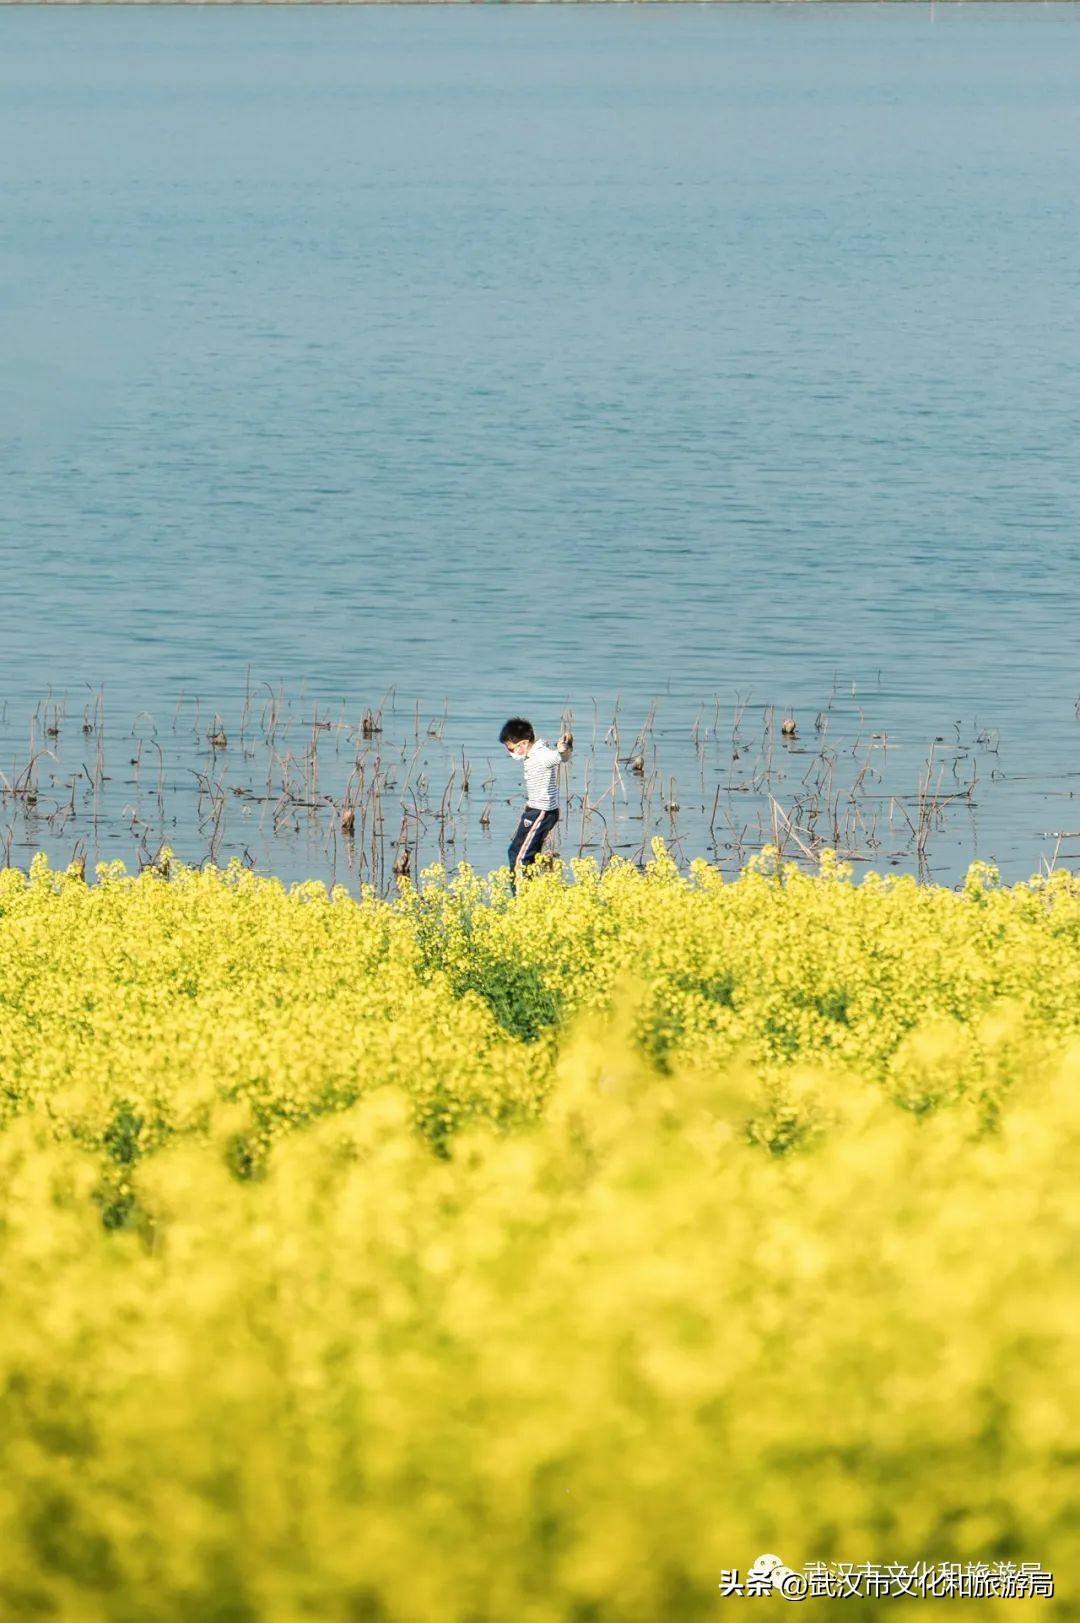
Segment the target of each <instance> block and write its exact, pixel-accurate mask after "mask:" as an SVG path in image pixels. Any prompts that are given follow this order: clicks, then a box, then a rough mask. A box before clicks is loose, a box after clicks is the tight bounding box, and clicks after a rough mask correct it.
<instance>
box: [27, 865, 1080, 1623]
mask: <svg viewBox="0 0 1080 1623" xmlns="http://www.w3.org/2000/svg"><path fill="white" fill-rule="evenodd" d="M570 870H572V872H571V871H570ZM568 879H569V880H572V881H573V882H572V883H567V880H568ZM0 1011H2V1015H0V1113H2V1114H0V1170H2V1191H3V1193H2V1205H0V1287H2V1292H3V1295H2V1306H3V1311H2V1315H0V1392H2V1409H0V1618H2V1619H3V1620H5V1623H6V1620H7V1619H9V1618H12V1619H21V1618H32V1619H38V1618H45V1619H49V1618H56V1619H61V1620H64V1623H67V1620H72V1623H96V1620H108V1623H114V1620H116V1623H157V1620H174V1619H175V1620H177V1623H179V1620H183V1623H248V1620H250V1623H264V1620H266V1623H294V1620H296V1623H299V1620H301V1619H328V1620H335V1623H337V1620H340V1623H346V1620H352V1623H614V1620H618V1623H630V1620H632V1623H667V1620H674V1623H681V1620H683V1619H694V1620H696V1619H713V1618H719V1617H723V1616H731V1615H734V1616H736V1617H737V1616H740V1615H742V1613H743V1610H744V1609H745V1608H747V1607H749V1608H755V1607H760V1608H764V1609H765V1610H766V1611H770V1612H771V1613H772V1614H774V1615H775V1613H776V1611H777V1610H778V1609H779V1610H781V1611H782V1610H783V1607H784V1605H785V1602H784V1601H783V1600H781V1599H780V1598H779V1597H778V1596H773V1597H771V1598H747V1597H745V1596H743V1597H740V1596H739V1595H738V1594H737V1593H736V1594H729V1595H726V1596H725V1595H724V1594H723V1592H722V1588H721V1585H722V1583H723V1581H724V1574H725V1573H729V1574H730V1573H731V1571H732V1569H739V1571H740V1574H741V1578H742V1581H744V1582H745V1579H746V1574H747V1569H748V1568H749V1567H750V1566H751V1564H752V1562H753V1561H754V1559H755V1558H756V1557H757V1556H758V1555H760V1554H762V1553H763V1552H774V1553H777V1554H778V1555H779V1556H780V1557H781V1559H782V1560H783V1561H784V1562H786V1563H787V1564H789V1565H790V1566H792V1567H803V1566H804V1565H805V1564H806V1563H809V1562H812V1561H820V1562H826V1563H827V1562H849V1563H860V1562H875V1563H879V1564H880V1565H881V1566H882V1567H885V1566H886V1565H887V1564H889V1563H902V1564H906V1565H910V1566H914V1565H916V1564H917V1563H920V1562H927V1563H939V1562H942V1561H955V1562H959V1563H980V1562H981V1563H986V1564H988V1565H990V1566H995V1564H997V1563H1015V1564H1016V1565H1017V1566H1019V1565H1020V1564H1021V1563H1023V1562H1030V1563H1036V1564H1037V1565H1038V1566H1040V1567H1041V1568H1042V1569H1044V1570H1049V1571H1052V1572H1053V1573H1054V1580H1055V1590H1056V1593H1055V1596H1054V1598H1053V1599H1050V1600H1039V1599H1030V1600H1019V1601H1018V1600H1010V1599H990V1598H984V1599H980V1600H963V1599H957V1600H950V1601H949V1602H947V1603H945V1602H940V1603H937V1604H939V1605H940V1604H947V1606H948V1616H949V1617H950V1618H953V1617H955V1618H961V1617H968V1618H974V1617H980V1618H982V1617H999V1616H1000V1617H1010V1618H1011V1617H1015V1616H1016V1615H1017V1612H1016V1608H1017V1607H1018V1606H1019V1607H1020V1608H1021V1612H1020V1615H1027V1611H1026V1610H1025V1608H1031V1609H1033V1610H1034V1611H1035V1613H1036V1614H1037V1615H1044V1616H1045V1615H1054V1616H1062V1617H1065V1616H1074V1617H1075V1616H1078V1615H1080V1610H1078V1603H1077V1600H1076V1596H1077V1585H1078V1581H1080V1560H1078V1557H1077V1553H1076V1552H1077V1549H1078V1547H1080V1508H1078V1506H1080V1493H1078V1488H1080V1482H1078V1477H1080V1471H1078V1462H1080V1434H1078V1427H1080V1359H1078V1357H1077V1351H1078V1348H1077V1339H1078V1338H1077V1329H1078V1323H1080V1289H1078V1285H1077V1258H1078V1255H1080V1187H1078V1179H1077V1167H1078V1164H1080V1163H1078V1150H1080V879H1078V878H1073V877H1070V876H1069V875H1068V874H1067V873H1064V872H1055V873H1053V874H1051V875H1048V876H1044V877H1043V878H1041V879H1033V880H1031V881H1030V882H1029V883H1028V884H1023V885H1015V886H1011V887H1003V886H1001V885H1000V884H999V883H998V881H997V876H996V874H995V873H994V871H993V870H992V869H989V868H986V867H984V866H979V865H976V866H974V867H973V868H972V869H971V870H970V872H969V874H968V878H967V882H966V884H965V886H964V887H963V889H962V890H961V891H956V892H953V891H949V890H946V889H942V888H936V887H932V886H919V885H917V884H916V883H915V882H914V881H913V880H911V879H909V878H898V877H881V876H878V875H874V874H870V875H867V876H866V877H865V878H864V879H863V880H862V881H861V882H860V883H855V882H853V880H852V878H851V875H850V872H849V870H847V869H846V868H845V867H844V866H843V865H841V864H839V863H837V861H836V860H835V858H834V857H832V856H831V855H827V856H826V858H825V859H824V861H823V863H822V867H821V871H820V873H815V874H813V875H809V874H804V873H800V872H799V871H797V870H796V869H795V868H794V867H792V866H790V865H783V864H780V863H779V862H778V860H777V858H776V856H775V853H772V852H768V851H767V852H766V853H765V854H764V856H762V857H761V858H758V859H756V860H755V861H754V862H753V863H751V865H750V867H749V868H748V869H747V870H746V871H745V872H744V873H743V874H742V875H741V876H740V878H739V879H738V880H737V881H735V882H724V881H723V880H722V879H721V877H720V876H719V874H718V873H716V871H715V870H713V869H710V868H709V867H708V866H706V865H705V864H704V863H695V864H694V865H693V866H692V868H691V870H690V872H689V874H688V875H687V876H681V875H680V874H679V872H678V871H677V869H676V867H675V865H674V864H673V863H672V862H671V860H670V859H669V857H668V856H667V854H666V853H665V851H664V849H663V847H662V846H661V845H660V844H659V842H657V845H656V847H655V856H654V860H653V862H652V863H651V864H650V865H649V867H648V869H647V871H645V872H644V873H641V872H639V871H638V870H637V869H635V868H634V867H633V866H632V865H630V864H629V863H626V862H618V861H616V862H615V863H614V864H613V865H612V866H610V867H609V868H608V869H607V870H606V871H605V872H603V873H602V874H600V873H598V872H597V870H596V868H595V865H593V864H592V863H591V862H574V863H572V864H569V865H567V868H566V869H559V868H558V867H556V868H554V869H553V870H552V871H549V872H544V873H539V874H537V875H535V876H534V877H531V878H530V879H529V881H528V882H527V883H525V884H523V885H522V887H521V895H520V896H518V897H517V898H516V899H513V898H512V897H511V896H510V894H509V888H508V876H507V875H506V873H505V871H504V872H503V873H502V874H499V875H496V876H494V877H493V878H492V879H491V880H487V879H482V878H480V877H479V876H477V875H476V874H474V873H472V872H470V871H469V870H468V869H466V868H462V869H460V870H459V871H458V872H457V873H455V874H453V875H449V876H448V875H444V874H442V873H441V872H440V871H437V870H428V872H427V873H426V874H425V875H423V876H422V878H421V882H420V884H419V887H418V888H416V889H413V888H410V887H408V886H406V887H404V888H403V890H402V892H401V894H400V896H399V897H398V898H397V899H395V900H394V901H392V902H386V901H383V900H380V899H379V898H378V897H376V896H375V895H374V894H371V893H365V894H363V895H361V896H360V897H359V898H356V897H351V896H349V895H348V894H346V892H345V891H344V890H335V891H334V892H333V893H330V894H328V893H327V891H326V890H325V889H324V888H323V886H321V885H318V884H309V885H303V886H298V887H294V888H292V889H291V890H287V889H286V888H284V887H283V886H282V885H281V884H279V883H277V882H276V881H273V880H266V879H260V878H256V877H253V876H252V875H251V874H249V873H247V872H245V871H244V870H243V869H242V868H240V867H239V866H237V865H234V866H232V867H230V868H228V869H225V870H214V869H208V870H205V871H198V870H193V869H188V868H184V867H182V866H180V865H178V864H176V863H174V862H171V861H170V860H169V858H168V854H167V853H166V854H165V856H164V857H163V858H162V860H161V862H160V863H159V866H158V868H157V869H156V870H154V871H148V872H146V873H144V874H142V875H141V876H140V877H138V878H132V877H129V876H127V875H125V874H124V872H123V870H122V868H120V867H119V866H117V865H103V866H102V867H100V868H99V869H98V872H97V876H96V879H95V882H94V883H92V884H89V885H87V884H85V883H83V882H81V880H80V878H79V877H78V876H77V875H76V874H75V873H74V872H71V873H68V874H57V873H55V872H51V871H50V870H49V868H48V867H47V865H46V864H45V863H44V861H43V860H41V859H38V860H36V861H35V862H34V865H33V868H32V870H31V872H30V874H29V876H27V875H25V874H23V873H20V872H18V871H14V870H8V871H4V872H0ZM807 1604H808V1606H809V1607H810V1608H811V1610H812V1612H813V1615H815V1616H824V1615H829V1616H831V1615H832V1611H833V1610H841V1615H843V1616H845V1617H849V1618H859V1617H868V1616H875V1617H876V1616H878V1615H880V1613H881V1611H882V1609H883V1608H884V1609H885V1610H886V1612H887V1614H888V1615H889V1616H895V1617H904V1618H907V1617H909V1616H910V1617H915V1616H921V1615H923V1613H924V1610H925V1608H926V1607H927V1606H934V1605H935V1602H933V1601H926V1600H920V1599H917V1598H911V1599H902V1598H901V1599H898V1600H890V1601H874V1600H869V1599H865V1598H862V1599H860V1598H848V1599H846V1600H845V1601H844V1602H843V1605H842V1608H841V1603H840V1602H839V1601H838V1600H837V1601H829V1600H816V1601H815V1600H810V1601H808V1602H807ZM826 1608H828V1611H827V1612H826V1611H825V1609H826ZM751 1615H753V1614H752V1613H751Z"/></svg>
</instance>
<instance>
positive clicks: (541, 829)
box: [509, 806, 559, 887]
mask: <svg viewBox="0 0 1080 1623" xmlns="http://www.w3.org/2000/svg"><path fill="white" fill-rule="evenodd" d="M558 821H559V808H558V806H553V807H552V808H551V810H550V811H537V810H536V808H535V807H534V806H526V808H525V810H524V811H523V812H522V814H521V820H520V822H519V823H518V826H517V828H516V829H515V830H514V838H513V839H512V840H511V841H510V851H509V857H510V884H511V886H512V887H513V886H514V885H515V883H516V880H517V874H518V869H519V868H527V867H528V866H529V864H530V862H535V861H536V857H537V853H538V852H539V850H540V847H541V846H542V845H543V843H544V841H545V840H546V839H547V837H548V835H549V834H550V833H551V830H552V829H553V828H554V827H555V824H556V823H557V822H558Z"/></svg>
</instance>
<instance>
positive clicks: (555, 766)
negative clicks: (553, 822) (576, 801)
mask: <svg viewBox="0 0 1080 1623" xmlns="http://www.w3.org/2000/svg"><path fill="white" fill-rule="evenodd" d="M561 760H562V756H561V755H560V754H559V752H558V750H555V749H552V747H551V745H550V744H548V743H547V742H546V741H545V740H544V739H543V738H538V739H536V740H535V742H534V744H533V747H532V749H531V750H530V751H529V753H528V755H526V756H525V757H524V758H523V761H522V764H523V766H524V768H525V804H526V806H529V807H531V808H532V809H533V810H535V811H550V810H551V809H552V808H553V807H555V806H557V805H558V804H559V763H560V761H561Z"/></svg>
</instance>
